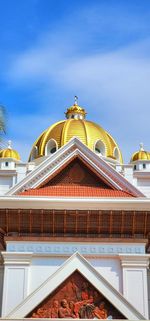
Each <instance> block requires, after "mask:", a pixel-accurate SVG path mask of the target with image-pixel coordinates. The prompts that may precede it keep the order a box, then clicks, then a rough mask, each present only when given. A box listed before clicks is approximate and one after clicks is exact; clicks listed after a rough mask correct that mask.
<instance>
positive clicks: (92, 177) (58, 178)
mask: <svg viewBox="0 0 150 321" xmlns="http://www.w3.org/2000/svg"><path fill="white" fill-rule="evenodd" d="M52 185H53V186H56V185H77V186H95V187H102V188H110V184H108V183H106V182H104V178H102V176H101V177H98V175H96V173H95V172H94V170H92V169H91V168H90V167H89V166H87V164H85V163H84V162H83V160H81V159H80V158H79V157H76V158H75V159H73V160H72V161H71V162H70V163H69V164H67V165H66V166H65V167H64V168H61V169H60V171H59V172H58V173H57V172H56V173H55V175H54V177H52V178H50V179H48V180H47V182H46V183H45V184H43V185H42V186H43V187H44V186H45V187H46V186H52Z"/></svg>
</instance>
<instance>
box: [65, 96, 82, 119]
mask: <svg viewBox="0 0 150 321" xmlns="http://www.w3.org/2000/svg"><path fill="white" fill-rule="evenodd" d="M65 115H66V118H67V119H69V118H75V119H84V118H85V116H86V111H85V109H84V108H82V107H80V106H79V105H78V97H77V96H75V101H74V104H73V105H72V106H71V107H69V108H68V109H67V111H66V113H65Z"/></svg>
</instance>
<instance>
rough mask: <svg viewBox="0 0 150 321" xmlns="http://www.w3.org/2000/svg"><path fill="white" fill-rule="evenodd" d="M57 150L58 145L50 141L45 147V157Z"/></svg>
mask: <svg viewBox="0 0 150 321" xmlns="http://www.w3.org/2000/svg"><path fill="white" fill-rule="evenodd" d="M57 149H58V145H57V142H56V141H55V139H53V138H52V139H50V140H49V141H48V142H47V144H46V146H45V156H48V155H50V154H53V153H55V152H56V150H57Z"/></svg>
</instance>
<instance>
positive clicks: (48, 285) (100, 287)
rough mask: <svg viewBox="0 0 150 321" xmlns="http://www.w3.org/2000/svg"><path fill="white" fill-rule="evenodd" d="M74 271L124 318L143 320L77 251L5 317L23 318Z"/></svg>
mask: <svg viewBox="0 0 150 321" xmlns="http://www.w3.org/2000/svg"><path fill="white" fill-rule="evenodd" d="M75 271H78V272H79V273H80V274H82V275H83V276H84V278H86V280H88V282H90V284H92V286H93V287H94V288H95V289H96V291H97V292H99V293H100V294H101V295H102V296H104V297H105V298H107V300H108V301H109V302H110V303H111V305H113V307H114V308H116V310H117V311H119V312H120V313H121V314H122V315H123V316H124V317H125V318H126V319H131V320H142V319H143V320H145V318H144V317H143V315H142V314H141V313H140V312H138V311H137V310H136V309H135V308H134V307H133V306H132V305H131V304H130V303H129V302H128V301H127V300H126V299H125V298H124V297H123V296H122V295H121V294H120V293H119V292H118V291H117V290H116V289H114V288H113V287H112V285H111V284H110V283H109V282H108V281H107V280H106V279H104V277H102V276H101V274H100V273H99V272H98V271H96V270H95V269H94V268H93V267H92V266H91V264H90V263H89V262H88V261H87V260H86V259H85V258H83V256H82V255H80V254H79V253H75V254H73V255H72V256H71V257H70V258H69V259H68V260H67V261H66V262H65V263H64V264H63V265H62V266H61V267H60V268H59V269H58V270H57V271H56V272H54V273H53V275H52V276H50V277H49V278H48V279H47V280H46V281H45V282H44V283H43V284H42V285H40V286H39V288H38V289H36V290H35V291H34V292H33V293H31V294H30V295H29V296H28V297H27V298H26V299H25V300H24V301H22V302H21V304H19V305H18V306H17V307H16V308H15V309H14V310H13V311H12V312H10V313H9V315H7V316H6V317H7V318H8V319H14V318H24V317H25V316H27V315H30V313H32V311H34V309H35V308H36V307H37V306H40V304H41V303H42V302H43V301H44V300H46V298H48V296H49V295H51V294H52V295H53V294H54V293H55V292H54V291H55V290H56V292H57V289H58V287H59V286H60V285H61V284H63V282H65V281H66V280H67V279H68V278H69V277H70V276H71V275H73V273H74V272H75Z"/></svg>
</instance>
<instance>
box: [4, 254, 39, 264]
mask: <svg viewBox="0 0 150 321" xmlns="http://www.w3.org/2000/svg"><path fill="white" fill-rule="evenodd" d="M1 254H2V257H3V263H4V265H30V263H31V260H32V257H33V253H32V252H28V253H21V252H1Z"/></svg>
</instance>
